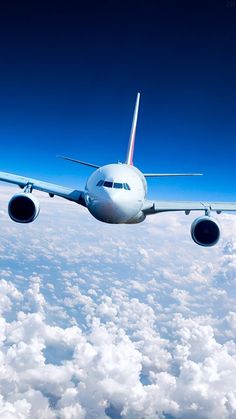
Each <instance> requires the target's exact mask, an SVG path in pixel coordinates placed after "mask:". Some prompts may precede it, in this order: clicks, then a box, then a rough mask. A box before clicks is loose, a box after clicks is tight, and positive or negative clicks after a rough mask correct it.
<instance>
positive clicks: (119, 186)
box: [113, 182, 123, 189]
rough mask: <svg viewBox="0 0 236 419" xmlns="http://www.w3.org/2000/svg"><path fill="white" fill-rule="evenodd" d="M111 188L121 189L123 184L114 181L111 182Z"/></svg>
mask: <svg viewBox="0 0 236 419" xmlns="http://www.w3.org/2000/svg"><path fill="white" fill-rule="evenodd" d="M113 188H117V189H122V188H123V185H122V183H116V182H115V183H114V184H113Z"/></svg>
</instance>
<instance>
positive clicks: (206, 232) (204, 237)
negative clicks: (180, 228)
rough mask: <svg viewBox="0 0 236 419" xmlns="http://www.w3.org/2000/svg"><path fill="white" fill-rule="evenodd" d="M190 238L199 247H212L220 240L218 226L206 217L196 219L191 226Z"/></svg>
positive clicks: (214, 221) (213, 220) (215, 221)
mask: <svg viewBox="0 0 236 419" xmlns="http://www.w3.org/2000/svg"><path fill="white" fill-rule="evenodd" d="M191 236H192V239H193V241H194V242H195V243H197V244H199V245H200V246H205V247H210V246H214V245H215V244H216V243H217V242H218V240H219V238H220V225H219V223H218V222H217V220H215V219H214V218H211V217H209V216H208V215H204V216H202V217H199V218H196V220H194V222H193V223H192V225H191Z"/></svg>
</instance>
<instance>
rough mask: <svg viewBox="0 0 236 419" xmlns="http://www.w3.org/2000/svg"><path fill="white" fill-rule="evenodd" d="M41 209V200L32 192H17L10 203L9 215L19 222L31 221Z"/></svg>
mask: <svg viewBox="0 0 236 419" xmlns="http://www.w3.org/2000/svg"><path fill="white" fill-rule="evenodd" d="M39 211H40V205H39V202H38V200H37V199H36V198H35V197H34V196H33V195H32V194H31V193H20V194H16V195H14V196H13V197H12V198H11V199H10V201H9V204H8V214H9V217H10V218H11V219H12V220H13V221H16V222H17V223H31V222H32V221H34V220H35V218H36V217H37V216H38V215H39Z"/></svg>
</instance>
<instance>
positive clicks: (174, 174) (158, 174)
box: [144, 173, 203, 177]
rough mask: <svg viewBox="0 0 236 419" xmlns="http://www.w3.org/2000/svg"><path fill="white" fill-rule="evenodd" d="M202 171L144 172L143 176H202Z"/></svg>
mask: <svg viewBox="0 0 236 419" xmlns="http://www.w3.org/2000/svg"><path fill="white" fill-rule="evenodd" d="M202 175H203V174H202V173H144V176H145V177H165V176H202Z"/></svg>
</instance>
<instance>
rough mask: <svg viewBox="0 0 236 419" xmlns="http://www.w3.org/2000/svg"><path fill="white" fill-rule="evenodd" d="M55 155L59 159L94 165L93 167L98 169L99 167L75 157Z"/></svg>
mask: <svg viewBox="0 0 236 419" xmlns="http://www.w3.org/2000/svg"><path fill="white" fill-rule="evenodd" d="M57 157H59V158H60V159H64V160H69V161H73V162H74V163H79V164H83V165H84V166H90V167H95V169H99V167H100V166H98V165H97V164H93V163H87V162H86V161H81V160H76V159H71V158H70V157H65V156H57Z"/></svg>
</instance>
